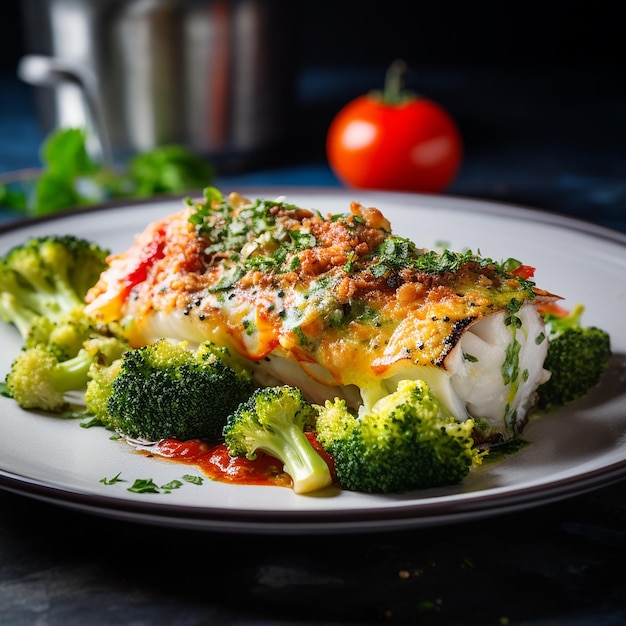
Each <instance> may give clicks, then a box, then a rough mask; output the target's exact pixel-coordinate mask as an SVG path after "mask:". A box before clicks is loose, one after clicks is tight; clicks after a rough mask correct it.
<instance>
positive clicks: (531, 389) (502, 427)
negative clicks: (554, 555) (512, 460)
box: [87, 190, 556, 442]
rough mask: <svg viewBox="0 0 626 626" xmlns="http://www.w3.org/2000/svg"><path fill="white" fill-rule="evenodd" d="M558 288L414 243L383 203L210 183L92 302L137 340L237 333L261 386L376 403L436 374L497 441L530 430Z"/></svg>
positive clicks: (450, 400)
mask: <svg viewBox="0 0 626 626" xmlns="http://www.w3.org/2000/svg"><path fill="white" fill-rule="evenodd" d="M211 193H212V195H211ZM209 198H210V199H209ZM554 299H556V297H555V296H552V295H550V294H548V293H547V292H543V291H541V290H539V289H537V288H536V286H535V285H534V283H532V282H530V281H529V280H526V279H523V278H519V277H517V276H515V275H514V274H513V273H510V272H509V271H507V270H506V269H505V264H500V263H495V262H493V261H492V260H489V259H484V258H482V257H480V256H477V255H474V254H472V253H471V252H467V253H454V252H450V251H443V252H440V253H438V252H434V251H429V250H426V249H421V248H418V247H416V246H415V245H414V244H413V243H412V242H410V241H409V240H407V239H405V238H402V237H399V236H396V235H395V234H393V233H392V229H391V226H390V224H389V222H388V220H387V219H386V218H385V217H384V216H383V214H382V213H381V212H380V211H379V210H378V209H376V208H369V207H365V206H362V205H361V204H358V203H356V202H353V203H352V204H351V205H350V207H349V211H348V212H347V213H344V214H336V215H328V216H322V215H320V214H319V213H317V212H316V211H312V210H308V209H303V208H299V207H296V206H293V205H291V204H288V203H287V202H285V201H284V199H281V198H278V199H276V200H264V199H261V200H255V201H249V200H247V199H245V198H243V197H241V196H240V195H238V194H231V195H230V196H228V198H223V197H222V196H221V194H219V193H218V192H217V191H215V190H213V191H212V192H210V193H207V199H205V200H202V201H197V202H192V201H190V200H188V201H187V202H186V203H185V206H184V207H183V208H182V210H181V211H180V212H178V213H176V214H174V215H171V216H169V217H166V218H165V219H162V220H160V221H156V222H154V223H152V224H149V225H148V226H147V228H146V229H145V231H144V232H142V233H140V234H138V235H137V236H136V238H135V242H134V244H133V245H132V247H131V248H130V249H128V250H126V251H125V252H122V253H120V254H116V255H113V256H111V257H110V258H109V268H108V269H107V270H105V272H104V273H103V274H102V276H101V278H100V280H99V282H98V283H97V284H96V285H95V286H94V287H93V288H92V290H91V291H90V292H89V294H88V296H87V313H88V314H90V315H92V316H94V317H96V318H98V319H100V320H102V321H104V322H112V321H116V322H119V323H121V325H122V328H123V329H124V332H125V334H126V336H127V338H128V340H129V341H130V342H131V344H132V345H134V346H141V345H144V344H147V343H151V342H153V341H155V340H157V339H159V338H161V337H167V338H170V339H174V340H185V341H188V342H190V344H191V345H195V344H197V343H200V342H201V341H205V340H210V341H213V342H215V343H216V344H218V345H224V346H227V347H228V348H229V349H230V350H231V351H234V352H235V353H238V354H239V355H241V356H242V357H244V358H245V359H247V360H248V361H249V364H250V366H251V367H252V368H253V370H254V375H255V377H256V380H257V382H258V383H259V384H261V385H271V384H290V385H296V386H298V387H300V388H301V389H302V390H303V391H304V392H305V394H306V395H307V396H308V398H309V399H310V400H311V401H313V402H316V403H323V402H324V400H326V399H328V398H334V397H343V398H345V399H346V400H347V401H348V403H349V404H351V405H352V406H354V407H355V408H356V407H361V410H366V409H367V408H369V407H371V406H372V405H373V404H374V403H375V402H376V401H377V400H378V399H380V398H381V397H383V396H385V395H387V394H388V393H390V392H392V391H394V390H395V388H396V385H397V383H398V381H400V380H402V379H423V380H425V381H426V382H427V383H428V384H429V385H430V387H431V389H432V390H433V393H435V395H436V396H437V397H438V398H439V399H440V401H442V402H444V403H445V404H446V405H447V406H448V408H449V409H450V410H451V411H452V413H453V414H454V415H455V416H456V417H457V418H458V419H461V420H463V419H466V418H467V417H468V416H471V417H473V418H474V419H475V420H476V421H477V423H478V424H479V425H480V429H479V430H480V433H479V435H478V439H483V440H484V441H487V442H494V441H497V440H505V439H508V438H510V437H512V436H515V435H517V434H518V433H519V432H520V431H521V429H522V427H523V425H524V423H525V420H526V418H527V414H528V412H529V410H530V409H531V408H532V406H533V404H534V402H535V391H536V389H537V387H538V386H539V385H540V384H542V383H543V382H545V381H546V380H547V378H548V377H549V373H548V372H547V371H546V370H545V369H544V368H543V362H544V360H545V357H546V353H547V340H546V339H545V334H544V324H543V320H542V317H541V315H540V314H539V312H538V309H537V306H538V305H540V304H542V303H545V302H548V301H551V300H554Z"/></svg>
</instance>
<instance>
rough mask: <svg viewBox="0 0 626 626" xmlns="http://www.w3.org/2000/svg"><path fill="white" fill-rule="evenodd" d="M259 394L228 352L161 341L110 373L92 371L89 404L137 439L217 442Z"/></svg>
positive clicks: (101, 418)
mask: <svg viewBox="0 0 626 626" xmlns="http://www.w3.org/2000/svg"><path fill="white" fill-rule="evenodd" d="M253 390H254V384H253V382H252V376H251V374H250V373H249V372H248V370H246V369H244V368H243V367H241V366H240V365H239V364H238V362H236V361H235V360H234V358H233V357H231V355H230V353H229V352H228V350H226V349H223V348H218V347H217V346H215V345H214V344H213V343H211V342H205V343H203V344H201V345H200V346H199V347H198V348H197V349H195V350H192V349H190V348H189V346H188V345H187V344H186V343H184V342H183V343H176V342H173V341H169V340H167V339H161V340H159V341H157V342H155V343H153V344H149V345H146V346H142V347H140V348H136V349H134V350H130V351H128V352H126V353H125V354H124V355H123V356H122V358H121V359H120V360H119V362H116V363H114V364H112V365H111V366H110V367H109V368H101V367H97V366H96V367H94V368H92V370H91V372H90V380H89V382H88V383H87V389H86V392H85V404H86V407H87V411H88V412H89V413H92V414H93V415H94V416H95V417H96V418H98V420H99V421H100V422H101V423H102V424H103V425H104V426H106V427H107V428H111V429H113V430H116V431H118V432H120V433H121V434H123V435H125V436H127V437H130V438H133V439H145V440H148V441H159V440H161V439H169V438H173V439H180V440H181V441H185V440H189V439H203V440H207V441H214V440H221V435H222V428H223V426H224V424H225V423H226V417H227V416H228V415H229V414H230V413H231V412H232V411H234V410H235V409H236V408H237V406H238V405H239V404H240V402H242V401H244V400H245V399H247V398H248V397H249V396H250V395H251V393H252V392H253Z"/></svg>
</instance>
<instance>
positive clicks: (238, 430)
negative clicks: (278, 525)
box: [223, 386, 332, 493]
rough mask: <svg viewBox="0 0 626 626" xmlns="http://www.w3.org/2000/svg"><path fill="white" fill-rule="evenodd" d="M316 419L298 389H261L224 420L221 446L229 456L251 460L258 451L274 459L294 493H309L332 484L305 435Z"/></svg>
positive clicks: (312, 409)
mask: <svg viewBox="0 0 626 626" xmlns="http://www.w3.org/2000/svg"><path fill="white" fill-rule="evenodd" d="M315 416H316V410H315V408H314V407H313V405H311V404H309V403H308V402H307V401H306V399H305V397H304V395H303V393H302V392H301V391H300V389H298V388H296V387H289V386H278V387H264V388H261V389H257V390H256V391H255V392H254V393H253V394H252V396H251V397H250V398H249V399H248V400H247V401H246V402H244V403H242V404H241V405H240V406H239V407H238V409H237V410H236V411H235V412H234V413H233V414H231V415H230V416H229V417H228V421H227V424H226V426H225V427H224V431H223V434H224V442H225V444H226V446H227V447H228V451H229V453H230V455H231V456H245V457H247V458H248V459H251V460H254V459H255V458H256V456H257V452H258V451H262V452H265V453H266V454H269V455H270V456H273V457H275V458H277V459H278V460H280V461H282V463H283V464H284V471H285V472H286V473H287V474H288V475H289V476H290V477H291V479H292V482H293V490H294V491H295V492H296V493H309V492H311V491H316V490H318V489H323V488H324V487H328V486H329V485H331V484H332V475H331V473H330V468H329V467H328V464H327V463H326V461H325V460H324V459H323V458H322V457H321V456H320V454H319V453H318V452H317V451H316V450H315V448H314V447H313V444H312V443H311V442H310V441H309V439H308V438H307V436H306V434H305V429H306V428H307V427H308V426H310V425H311V424H312V423H313V421H314V419H315Z"/></svg>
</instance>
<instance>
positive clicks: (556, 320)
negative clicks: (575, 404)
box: [537, 304, 611, 409]
mask: <svg viewBox="0 0 626 626" xmlns="http://www.w3.org/2000/svg"><path fill="white" fill-rule="evenodd" d="M583 312H584V307H583V305H582V304H578V305H576V306H575V307H574V308H573V309H572V310H571V312H570V313H569V314H568V315H565V316H562V317H559V316H556V315H553V314H549V313H548V314H545V315H544V320H545V322H546V332H547V337H548V354H547V356H546V360H545V362H544V368H545V369H547V370H548V371H550V372H551V376H550V379H549V380H548V381H547V382H546V383H544V384H543V385H541V386H540V387H539V388H538V389H537V394H538V396H539V402H538V407H539V408H540V409H550V408H554V407H559V406H563V405H564V404H567V403H568V402H572V401H574V400H577V399H579V398H582V397H583V396H585V395H586V394H587V393H588V392H589V391H590V390H591V389H592V388H593V387H595V386H596V385H597V384H598V383H599V382H600V378H601V377H602V374H603V373H604V372H605V370H606V369H607V367H608V364H609V360H610V358H611V342H610V337H609V334H608V333H607V332H606V331H604V330H602V329H600V328H597V327H595V326H582V324H581V318H582V315H583Z"/></svg>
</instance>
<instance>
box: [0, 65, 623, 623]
mask: <svg viewBox="0 0 626 626" xmlns="http://www.w3.org/2000/svg"><path fill="white" fill-rule="evenodd" d="M381 77H382V72H381V71H379V70H374V69H358V68H356V69H355V68H350V69H348V70H342V69H341V68H317V69H316V68H310V69H309V70H308V71H306V72H303V74H302V76H301V79H300V83H299V105H300V109H299V111H300V112H299V115H300V117H299V120H300V122H301V124H299V125H298V129H297V131H296V134H294V138H295V139H296V141H294V142H293V143H292V149H291V150H283V151H282V152H281V154H280V155H272V156H268V159H267V161H266V162H265V163H264V164H260V165H257V166H256V167H254V168H250V169H248V170H247V171H242V172H237V173H232V172H231V173H229V174H228V175H221V176H220V178H219V180H218V181H217V184H218V186H220V187H222V188H228V190H230V189H237V188H238V187H241V186H244V185H270V186H274V187H276V188H277V189H279V188H280V186H286V185H304V186H328V187H331V188H337V187H338V182H337V180H336V179H335V177H334V176H333V175H332V173H331V171H330V170H329V168H328V167H327V165H326V163H325V160H324V154H323V137H324V134H325V129H326V127H327V125H328V122H329V120H330V118H331V116H332V114H333V112H335V111H336V110H337V109H338V107H339V106H341V105H342V104H343V103H345V102H346V101H347V100H348V99H350V98H351V97H353V96H355V95H358V94H360V93H362V92H364V91H367V90H368V89H369V88H370V87H372V86H373V85H374V84H376V86H378V85H379V84H380V81H381ZM420 80H421V84H422V85H423V93H425V94H427V95H429V96H430V97H432V98H433V99H435V100H438V101H439V102H441V103H442V104H444V105H445V106H446V107H447V108H448V109H449V110H450V111H451V113H452V114H453V115H454V116H455V117H456V119H457V121H458V123H459V126H460V128H461V130H462V133H463V135H464V140H465V144H466V154H465V160H464V164H463V168H462V171H461V172H460V175H459V177H458V178H457V180H456V181H455V183H454V185H453V186H452V187H451V189H450V190H449V191H448V193H449V194H450V195H453V196H463V197H470V198H480V199H487V200H493V201H498V202H504V203H510V204H515V205H522V206H531V207H536V208H541V209H544V210H547V211H553V212H556V213H563V214H567V215H571V216H574V217H578V218H580V219H583V220H589V221H593V222H596V223H598V224H601V225H603V226H607V227H609V228H612V229H615V230H620V231H622V232H626V115H625V112H626V94H625V89H624V81H623V75H618V74H616V73H615V72H611V71H603V70H601V69H600V70H599V69H597V68H596V69H588V70H580V69H577V70H572V69H554V68H543V69H541V70H515V71H507V72H504V71H501V70H500V71H492V70H486V69H484V68H483V69H472V70H468V69H465V70H460V69H449V68H442V69H428V70H423V71H420ZM0 94H1V97H0V173H1V172H7V171H12V170H17V169H21V168H25V167H32V166H37V165H38V164H39V160H38V146H39V143H40V141H41V139H42V134H41V130H40V129H39V128H38V126H37V117H36V112H35V108H34V103H33V98H32V93H31V91H30V90H29V88H27V87H25V86H24V85H22V84H20V83H19V82H18V81H17V80H16V79H15V78H14V77H13V76H11V75H0ZM293 146H297V147H293ZM2 219H3V220H4V221H6V220H8V219H10V216H8V215H6V214H4V215H2ZM0 433H1V431H0ZM0 436H1V434H0ZM625 565H626V482H624V481H623V480H622V481H620V482H617V483H613V484H610V485H606V486H603V487H602V488H599V489H597V490H595V491H592V492H589V493H585V494H581V495H578V496H576V497H572V498H569V499H566V500H564V501H561V502H557V503H553V504H549V505H543V506H540V507H536V508H531V509H528V510H526V511H523V512H515V513H508V514H502V515H498V516H496V517H493V518H488V519H485V520H482V521H470V522H463V523H455V524H451V525H445V526H441V527H432V528H420V529H415V530H402V531H393V532H390V531H387V532H377V533H368V534H341V535H337V536H335V535H319V536H316V535H311V536H273V535H270V536H263V535H261V536H255V535H246V534H233V535H230V534H222V533H214V532H200V531H192V530H173V529H168V528H160V527H152V526H144V525H140V524H135V523H131V522H124V521H114V520H110V519H104V518H101V517H98V516H95V515H90V514H86V513H82V512H75V511H70V510H66V509H64V508H61V507H57V506H56V505H51V504H45V503H41V502H38V501H35V500H32V499H29V498H27V497H24V496H23V495H18V494H14V493H9V492H4V491H0V624H2V625H7V626H9V625H10V626H18V625H19V626H21V625H24V626H26V625H31V624H41V625H42V626H44V625H45V626H75V625H76V626H78V625H81V626H82V625H83V624H90V625H92V626H100V625H108V624H133V625H134V626H143V625H146V626H147V625H150V626H159V625H162V624H163V625H165V624H168V625H174V626H192V625H203V624H223V625H227V624H237V625H241V626H244V625H245V626H252V625H254V626H262V625H273V624H277V625H278V624H293V625H295V624H307V623H315V624H329V625H330V624H409V623H419V624H494V625H504V624H532V625H546V626H547V625H555V626H556V625H558V626H562V625H568V626H570V625H571V626H578V625H581V626H582V625H583V624H584V625H587V624H594V625H596V626H603V625H604V626H613V625H618V624H624V623H626V567H625Z"/></svg>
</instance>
